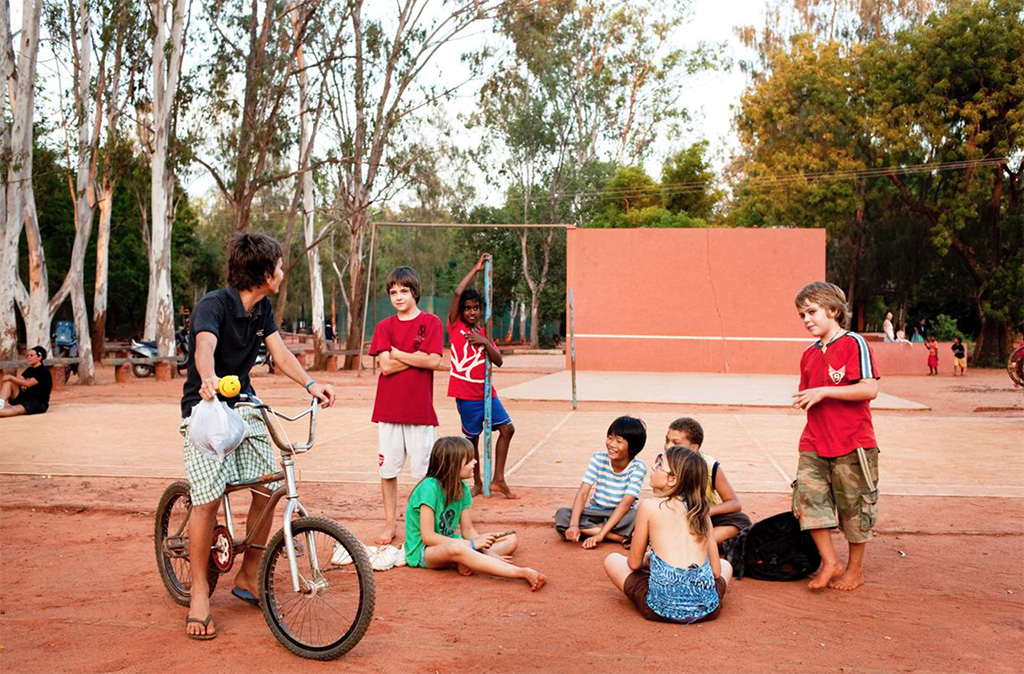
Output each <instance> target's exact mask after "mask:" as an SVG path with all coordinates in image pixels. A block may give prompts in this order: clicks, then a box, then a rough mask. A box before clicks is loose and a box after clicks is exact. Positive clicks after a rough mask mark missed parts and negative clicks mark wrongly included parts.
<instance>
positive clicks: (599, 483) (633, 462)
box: [555, 416, 647, 550]
mask: <svg viewBox="0 0 1024 674" xmlns="http://www.w3.org/2000/svg"><path fill="white" fill-rule="evenodd" d="M646 443H647V427H646V426H645V425H644V422H643V421H641V420H640V419H636V418H634V417H628V416H627V417H619V418H618V419H616V420H615V421H613V422H612V425H611V426H609V427H608V437H607V439H606V440H605V449H606V450H607V451H604V452H597V453H596V454H594V455H593V456H592V457H590V463H589V464H587V470H586V472H585V473H584V474H583V483H582V484H580V488H579V491H577V492H576V498H575V499H574V500H573V502H572V508H559V509H558V511H557V512H556V513H555V529H556V530H558V533H559V534H561V536H562V538H563V539H564V540H567V541H576V542H578V541H579V540H580V536H581V535H583V536H586V538H584V540H583V547H584V548H587V549H588V550H589V549H590V548H593V547H595V546H597V544H598V543H600V542H601V541H603V540H606V539H607V540H609V541H615V542H616V543H622V544H623V546H624V547H629V541H630V539H631V538H632V536H633V524H634V521H635V517H636V502H637V499H638V498H639V497H640V489H641V488H642V487H643V484H644V477H645V476H646V475H647V466H646V465H644V462H643V461H640V460H639V459H637V458H636V455H637V454H639V453H640V450H642V449H643V448H644V445H645V444H646ZM587 497H591V498H590V503H589V504H588V503H587Z"/></svg>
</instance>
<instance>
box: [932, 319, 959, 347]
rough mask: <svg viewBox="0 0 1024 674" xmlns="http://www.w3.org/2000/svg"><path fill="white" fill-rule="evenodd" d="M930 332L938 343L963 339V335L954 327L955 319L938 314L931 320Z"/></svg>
mask: <svg viewBox="0 0 1024 674" xmlns="http://www.w3.org/2000/svg"><path fill="white" fill-rule="evenodd" d="M931 331H932V333H933V334H934V335H935V337H936V338H937V339H938V340H939V341H940V342H951V341H953V338H954V337H959V338H961V339H963V338H964V333H962V332H960V329H959V328H957V327H956V319H955V318H953V317H951V316H947V315H946V314H939V315H938V316H936V317H935V318H934V319H933V320H932V325H931Z"/></svg>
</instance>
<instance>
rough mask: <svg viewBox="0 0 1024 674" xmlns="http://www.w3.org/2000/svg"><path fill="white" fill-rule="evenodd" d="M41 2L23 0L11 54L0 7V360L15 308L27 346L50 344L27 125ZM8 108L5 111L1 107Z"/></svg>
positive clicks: (7, 8) (5, 5)
mask: <svg viewBox="0 0 1024 674" xmlns="http://www.w3.org/2000/svg"><path fill="white" fill-rule="evenodd" d="M42 8H43V2H42V0H24V1H23V3H22V13H21V17H22V24H21V30H20V31H18V34H17V40H18V41H17V49H15V42H14V34H13V33H12V32H11V3H10V0H3V2H0V10H2V15H0V82H2V84H0V99H2V100H3V105H4V107H3V109H0V168H2V171H0V173H2V176H3V183H4V185H3V196H2V200H3V201H2V203H0V207H2V209H0V210H2V213H3V234H2V241H0V358H6V359H9V358H12V357H13V356H14V354H15V353H16V351H17V348H18V327H17V323H16V319H15V313H14V312H15V304H17V308H18V310H19V311H20V313H21V316H22V319H23V320H24V322H25V333H26V337H27V339H28V342H29V343H30V344H41V345H43V346H49V344H50V334H49V333H50V313H49V308H48V306H47V301H48V299H49V287H48V281H47V275H46V258H45V255H44V253H43V247H42V240H41V237H40V232H39V218H38V216H37V215H36V201H35V193H34V192H33V189H32V152H33V138H32V133H33V122H34V118H35V89H36V73H37V60H38V55H39V24H40V16H41V14H42ZM8 105H9V106H10V107H9V108H8V107H7V106H8ZM22 231H24V232H25V235H26V239H27V242H28V273H29V285H28V288H27V289H26V288H25V284H24V283H23V282H22V280H21V278H20V277H19V275H18V247H19V242H20V240H21V233H22Z"/></svg>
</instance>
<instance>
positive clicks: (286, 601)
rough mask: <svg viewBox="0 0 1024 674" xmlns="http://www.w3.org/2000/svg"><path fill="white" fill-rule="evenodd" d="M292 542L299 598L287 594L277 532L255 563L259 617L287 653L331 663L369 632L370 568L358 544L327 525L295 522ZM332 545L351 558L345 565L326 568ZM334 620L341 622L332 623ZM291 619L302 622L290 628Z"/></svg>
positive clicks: (312, 519)
mask: <svg viewBox="0 0 1024 674" xmlns="http://www.w3.org/2000/svg"><path fill="white" fill-rule="evenodd" d="M292 536H293V540H294V541H295V545H296V548H298V550H297V553H296V556H297V559H296V562H297V564H298V566H299V575H300V585H301V588H302V589H301V591H300V592H299V593H295V591H294V590H293V589H292V578H291V571H290V570H289V566H288V553H287V551H286V548H285V540H284V529H282V530H280V531H278V532H277V533H276V534H275V535H274V538H273V539H272V540H271V541H270V544H269V545H268V546H267V549H266V551H265V552H264V553H263V559H262V561H261V563H260V575H259V587H260V596H261V597H262V599H263V601H262V604H263V617H264V618H265V619H266V621H267V625H268V626H269V627H270V631H271V632H273V634H274V636H275V637H276V638H277V640H278V641H280V642H281V644H282V645H284V647H285V648H287V649H288V650H290V651H291V652H292V653H295V654H296V655H299V656H301V657H304V658H309V659H312V660H333V659H334V658H337V657H340V656H342V655H344V654H345V653H347V652H348V651H350V650H352V648H353V647H354V646H355V645H356V644H358V643H359V641H360V640H361V639H362V638H363V635H365V634H366V630H367V628H368V627H369V626H370V621H371V620H372V619H373V609H374V603H375V600H376V586H375V585H374V580H373V567H372V566H371V565H370V558H369V557H368V556H367V554H366V549H365V548H364V547H363V544H362V543H360V542H359V541H358V540H357V539H356V537H355V536H353V535H352V534H351V533H349V531H348V530H347V529H345V528H344V527H342V526H341V525H340V524H338V523H337V522H334V521H333V520H329V519H326V518H323V517H300V518H298V519H296V520H294V521H293V522H292ZM337 545H340V546H342V547H343V548H344V549H345V550H346V551H347V552H348V554H349V555H350V556H351V559H352V562H351V563H350V564H344V565H339V564H334V563H332V561H331V557H332V556H333V555H334V553H335V549H336V548H335V546H337ZM310 550H315V551H316V554H315V555H313V554H310ZM314 558H315V559H314ZM314 562H315V568H312V567H313V566H314ZM322 613H330V615H331V617H332V619H331V620H325V619H324V618H323V617H322V616H321V614H322ZM335 616H343V617H342V618H341V619H340V620H338V619H337V618H335ZM349 616H351V619H350V618H349ZM292 619H296V620H300V621H302V622H301V624H293V620H292ZM331 623H341V624H337V625H334V624H331ZM343 623H348V624H343ZM314 632H315V633H314Z"/></svg>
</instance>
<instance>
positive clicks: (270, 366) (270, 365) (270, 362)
mask: <svg viewBox="0 0 1024 674" xmlns="http://www.w3.org/2000/svg"><path fill="white" fill-rule="evenodd" d="M260 365H266V366H267V371H268V372H269V373H270V374H274V357H273V356H271V355H270V354H269V353H268V352H267V343H266V342H264V341H260V350H259V353H257V354H256V361H255V362H254V363H253V367H259V366H260Z"/></svg>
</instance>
